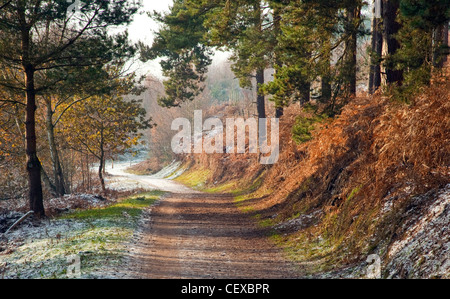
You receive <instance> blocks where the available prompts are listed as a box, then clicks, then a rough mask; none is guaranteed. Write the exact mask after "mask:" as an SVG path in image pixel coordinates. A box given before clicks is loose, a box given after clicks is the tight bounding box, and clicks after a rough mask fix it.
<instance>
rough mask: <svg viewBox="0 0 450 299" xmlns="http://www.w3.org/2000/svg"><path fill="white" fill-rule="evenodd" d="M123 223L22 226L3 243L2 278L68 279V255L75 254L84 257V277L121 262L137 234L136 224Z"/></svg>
mask: <svg viewBox="0 0 450 299" xmlns="http://www.w3.org/2000/svg"><path fill="white" fill-rule="evenodd" d="M123 221H125V219H124V220H123ZM121 222H122V221H117V220H116V221H111V220H105V219H102V220H93V221H85V220H73V219H64V220H51V221H49V222H47V223H43V224H42V225H39V226H37V227H34V226H27V227H21V228H20V229H18V230H17V231H14V232H13V233H11V234H9V235H8V236H7V237H4V238H3V240H2V241H1V243H0V244H1V248H2V249H3V250H2V252H0V277H2V278H6V279H10V278H25V279H28V278H66V277H67V276H66V273H67V268H68V266H69V265H70V264H69V262H68V260H67V258H68V257H69V256H71V255H74V254H75V255H78V256H79V257H80V259H81V274H82V276H81V278H88V277H90V272H92V271H98V270H99V269H101V268H102V267H108V266H114V265H117V264H119V263H120V260H121V258H122V256H123V254H124V252H125V251H126V248H125V245H124V241H125V240H127V239H128V238H129V237H130V236H131V235H132V234H133V227H132V225H130V224H128V223H121ZM127 226H128V227H127ZM5 238H7V239H5Z"/></svg>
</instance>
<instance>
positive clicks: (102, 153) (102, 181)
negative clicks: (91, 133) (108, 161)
mask: <svg viewBox="0 0 450 299" xmlns="http://www.w3.org/2000/svg"><path fill="white" fill-rule="evenodd" d="M103 142H104V141H103V128H101V129H100V157H98V158H99V160H100V165H99V166H98V178H99V179H100V184H101V186H102V191H103V193H106V186H105V179H104V178H103V169H104V164H105V151H104V149H103Z"/></svg>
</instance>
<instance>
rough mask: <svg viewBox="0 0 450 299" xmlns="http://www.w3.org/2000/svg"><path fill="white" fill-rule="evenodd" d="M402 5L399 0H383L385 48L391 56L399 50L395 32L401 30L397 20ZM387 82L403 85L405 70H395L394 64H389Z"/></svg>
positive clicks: (386, 70) (386, 69) (386, 53)
mask: <svg viewBox="0 0 450 299" xmlns="http://www.w3.org/2000/svg"><path fill="white" fill-rule="evenodd" d="M399 6H400V1H399V0H384V1H383V25H384V26H383V28H384V31H383V43H384V45H383V48H384V52H385V55H387V56H390V55H393V54H395V53H396V52H397V50H398V49H399V48H400V44H399V42H398V41H397V39H395V34H397V32H398V31H399V30H400V28H401V25H400V24H399V23H398V22H397V21H396V18H397V14H398V10H399ZM385 73H386V83H387V84H391V83H397V85H401V84H402V81H403V71H402V70H395V69H394V67H393V66H392V65H387V66H386V68H385Z"/></svg>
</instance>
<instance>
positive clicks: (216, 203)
mask: <svg viewBox="0 0 450 299" xmlns="http://www.w3.org/2000/svg"><path fill="white" fill-rule="evenodd" d="M133 247H134V248H133V249H132V253H131V257H130V260H129V263H128V267H127V272H128V275H129V276H131V277H133V278H150V279H154V278H174V279H178V278H193V279H196V278H217V279H222V278H231V279H239V278H249V279H250V278H254V279H258V278H259V279H262V278H275V279H276V278H296V277H299V276H300V275H301V273H300V272H299V271H298V270H296V269H295V268H294V266H293V265H292V264H291V263H290V262H288V261H287V260H286V259H284V258H283V256H282V253H281V251H280V249H279V248H277V247H276V246H275V245H274V244H272V243H271V242H270V241H269V240H268V239H267V234H266V233H265V232H264V230H263V229H261V228H259V227H257V226H256V225H255V224H254V223H253V221H252V220H251V219H249V217H248V216H247V215H245V214H243V213H241V212H240V211H238V209H237V208H236V206H235V204H234V203H233V200H232V197H230V196H220V195H209V194H202V193H184V194H180V193H178V194H171V195H170V196H168V197H166V198H165V199H164V200H162V201H161V202H160V203H159V204H157V205H156V206H154V207H153V208H152V211H151V215H150V221H149V223H148V225H145V227H144V228H143V231H142V235H141V237H140V238H139V240H137V241H136V244H134V246H133Z"/></svg>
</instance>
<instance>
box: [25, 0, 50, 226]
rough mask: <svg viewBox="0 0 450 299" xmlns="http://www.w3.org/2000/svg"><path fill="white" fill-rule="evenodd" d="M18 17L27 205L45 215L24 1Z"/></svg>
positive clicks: (36, 213) (31, 65)
mask: <svg viewBox="0 0 450 299" xmlns="http://www.w3.org/2000/svg"><path fill="white" fill-rule="evenodd" d="M18 6H19V7H18V8H19V9H18V18H19V23H20V25H21V27H20V34H21V59H22V67H23V73H24V77H25V90H26V93H25V97H26V109H25V111H26V112H25V114H26V116H25V136H26V146H25V149H26V154H27V165H26V170H27V173H28V187H29V197H28V199H29V207H30V210H31V211H34V215H35V216H36V217H38V218H43V217H45V210H44V198H43V194H42V182H41V167H42V166H41V162H40V161H39V159H38V157H37V145H36V140H37V138H36V109H37V106H36V88H35V82H34V73H35V71H36V70H35V67H34V65H33V64H32V63H31V55H30V54H31V45H30V43H31V36H30V28H31V27H30V26H29V24H28V23H27V19H26V17H25V6H24V3H23V2H21V1H19V2H18Z"/></svg>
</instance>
